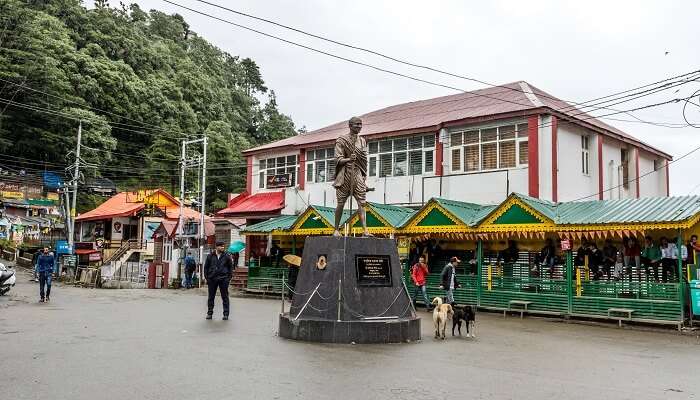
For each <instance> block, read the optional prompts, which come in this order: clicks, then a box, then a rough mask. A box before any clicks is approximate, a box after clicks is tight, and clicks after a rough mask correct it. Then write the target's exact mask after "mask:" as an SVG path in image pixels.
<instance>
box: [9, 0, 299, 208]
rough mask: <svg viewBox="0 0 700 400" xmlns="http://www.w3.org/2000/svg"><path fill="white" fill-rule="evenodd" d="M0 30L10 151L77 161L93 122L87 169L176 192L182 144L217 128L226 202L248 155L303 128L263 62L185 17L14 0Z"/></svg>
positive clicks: (216, 154)
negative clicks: (220, 42)
mask: <svg viewBox="0 0 700 400" xmlns="http://www.w3.org/2000/svg"><path fill="white" fill-rule="evenodd" d="M0 25H1V26H2V27H3V30H2V31H0V79H2V81H0V152H1V153H4V154H14V155H19V156H21V157H23V158H28V159H31V160H36V163H37V164H38V163H41V162H51V163H55V164H68V163H70V162H72V158H71V157H70V156H69V157H67V156H66V155H67V154H68V153H69V152H70V151H72V150H73V149H74V148H75V133H76V131H77V124H78V122H77V121H78V120H82V121H83V138H84V141H83V143H84V144H85V145H86V150H85V151H84V154H83V157H82V158H83V159H84V161H85V162H86V163H87V164H88V165H89V167H88V168H87V169H86V174H91V175H89V176H102V177H107V178H110V179H113V180H115V182H116V183H117V184H118V186H120V187H122V188H139V187H153V186H163V187H166V188H168V189H170V190H173V189H174V188H175V187H177V186H178V185H177V182H178V180H179V174H178V173H177V169H178V160H179V157H180V154H179V153H180V142H181V140H183V139H191V138H194V137H201V135H203V134H207V135H208V136H209V142H210V147H209V154H210V157H209V158H210V162H209V163H210V164H211V168H217V169H212V171H210V173H209V176H210V177H211V178H210V180H209V182H210V183H211V185H208V187H207V192H208V194H209V196H208V198H209V201H210V204H211V203H215V202H216V204H218V205H221V204H222V202H225V197H226V193H227V192H231V191H240V190H242V189H243V188H244V187H245V178H244V176H245V174H244V173H243V171H244V169H245V167H244V166H243V167H242V165H243V164H244V163H245V161H244V159H243V157H242V155H241V151H242V150H244V149H247V148H250V147H252V146H256V145H260V144H264V143H267V142H269V141H272V140H278V139H281V138H284V137H288V136H290V135H294V134H296V132H295V127H294V123H293V122H292V119H291V118H290V117H288V116H286V115H283V114H282V113H280V112H279V109H278V107H277V102H276V98H275V94H274V91H272V90H269V89H268V87H267V86H266V85H265V82H264V80H263V77H262V75H261V73H260V69H259V67H258V65H257V64H256V63H255V62H254V61H253V60H251V59H250V58H240V57H239V56H236V55H231V54H228V53H226V52H223V51H221V50H220V49H218V48H217V47H215V46H213V45H212V44H211V43H209V42H207V41H206V40H205V39H204V38H202V37H200V36H199V35H197V34H196V32H192V31H191V30H190V26H189V24H188V23H187V22H186V21H185V19H184V18H183V17H182V16H180V15H177V14H175V15H168V14H166V13H163V12H161V11H157V10H152V11H149V12H145V11H143V10H142V9H141V8H140V7H139V6H138V5H136V4H131V5H126V4H120V6H119V7H117V8H115V7H112V6H111V5H110V4H109V2H108V1H96V2H95V7H94V8H92V9H87V8H85V7H84V6H83V5H82V4H81V2H80V1H78V0H54V1H48V0H28V1H20V0H4V1H2V2H0ZM261 95H267V97H268V99H267V101H266V102H265V104H261V103H260V101H259V100H258V98H259V97H260V96H261ZM25 165H26V164H25Z"/></svg>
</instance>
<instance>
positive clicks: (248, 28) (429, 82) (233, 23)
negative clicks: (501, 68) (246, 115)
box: [163, 0, 698, 118]
mask: <svg viewBox="0 0 700 400" xmlns="http://www.w3.org/2000/svg"><path fill="white" fill-rule="evenodd" d="M163 1H164V2H166V3H169V4H171V5H174V6H177V7H180V8H183V9H185V10H188V11H191V12H194V13H197V14H200V15H203V16H206V17H209V18H212V19H215V20H218V21H221V22H224V23H226V24H229V25H232V26H236V27H238V28H241V29H245V30H248V31H251V32H254V33H257V34H259V35H263V36H266V37H269V38H272V39H276V40H279V41H282V42H284V43H287V44H291V45H293V46H297V47H301V48H304V49H307V50H310V51H313V52H316V53H319V54H323V55H326V56H329V57H333V58H336V59H340V60H343V61H346V62H350V63H353V64H357V65H361V66H364V67H367V68H371V69H374V70H378V71H380V72H384V73H388V74H392V75H395V76H400V77H403V78H407V79H411V80H414V81H418V82H422V83H426V84H429V85H433V86H438V87H442V88H447V89H451V90H455V91H459V92H466V91H465V90H464V89H460V88H457V87H454V86H450V85H445V84H442V83H437V82H433V81H429V80H426V79H422V78H417V77H414V76H411V75H407V74H402V73H399V72H395V71H392V70H388V69H385V68H381V67H377V66H375V65H372V64H368V63H364V62H361V61H357V60H353V59H350V58H347V57H343V56H339V55H336V54H333V53H330V52H327V51H324V50H319V49H316V48H314V47H311V46H307V45H304V44H301V43H297V42H294V41H291V40H288V39H284V38H282V37H279V36H275V35H272V34H269V33H266V32H263V31H260V30H257V29H254V28H250V27H248V26H245V25H241V24H238V23H235V22H232V21H229V20H226V19H223V18H220V17H217V16H214V15H211V14H208V13H206V12H203V11H199V10H196V9H193V8H190V7H187V6H184V5H181V4H178V3H176V2H173V1H170V0H163ZM197 1H200V0H197ZM200 2H202V1H200ZM203 3H206V2H203ZM206 4H209V5H212V6H215V7H219V8H221V9H225V10H227V11H231V12H236V11H235V10H232V9H228V8H226V7H223V6H219V5H216V4H213V3H206ZM236 13H237V12H236ZM242 15H243V14H242ZM245 16H248V17H251V18H256V19H258V18H257V17H253V16H252V15H249V14H245ZM260 20H263V21H265V22H268V23H273V24H277V25H279V26H282V27H284V28H286V29H292V30H296V31H298V32H300V33H303V34H308V35H311V36H314V37H316V38H319V39H322V40H328V41H331V42H333V43H336V44H340V45H343V46H347V47H351V48H355V49H358V50H362V51H367V52H371V53H373V54H376V55H380V56H382V57H386V58H389V59H392V60H394V61H397V62H402V63H408V62H405V61H402V60H398V59H396V58H393V57H390V56H386V55H384V54H381V53H378V52H374V51H373V50H368V49H364V48H360V47H357V46H353V45H349V44H346V43H341V42H337V41H333V40H332V39H327V38H324V37H321V36H318V35H314V34H309V33H308V32H304V31H301V30H297V29H296V28H291V27H288V26H286V25H282V24H278V23H276V22H273V21H269V20H265V19H260ZM408 64H410V65H413V66H416V67H421V68H423V67H425V66H420V65H417V64H412V63H408ZM425 68H428V69H430V68H431V67H425ZM441 72H445V71H441ZM694 72H698V71H694ZM447 74H451V73H447ZM458 77H462V78H464V79H469V80H474V81H477V82H480V83H484V84H488V85H491V86H494V87H504V88H507V89H510V90H515V91H518V92H521V93H526V94H530V93H532V92H527V91H522V90H518V89H513V88H509V87H507V86H497V85H493V84H489V83H488V82H482V81H479V80H475V79H474V78H468V77H463V76H458ZM468 93H470V94H473V95H475V96H480V97H487V98H493V99H496V100H498V101H501V102H507V103H512V104H516V105H520V106H525V107H528V108H532V105H530V104H523V103H519V102H516V101H511V100H507V99H499V98H495V97H492V96H490V95H485V94H481V93H475V92H468ZM537 95H538V96H542V97H547V98H550V97H549V96H547V95H543V94H537ZM606 97H609V96H606ZM551 98H552V99H555V100H557V101H562V100H560V99H556V98H553V97H551ZM603 98H605V97H603ZM599 99H600V98H599ZM577 104H583V103H577ZM571 107H572V106H571V105H569V106H568V108H569V109H571ZM551 108H553V109H555V110H556V108H555V107H551ZM601 108H602V109H605V108H606V107H598V108H597V109H601ZM566 109H567V107H565V108H564V109H563V112H565V111H567V110H566ZM559 111H562V110H559ZM635 118H636V117H635Z"/></svg>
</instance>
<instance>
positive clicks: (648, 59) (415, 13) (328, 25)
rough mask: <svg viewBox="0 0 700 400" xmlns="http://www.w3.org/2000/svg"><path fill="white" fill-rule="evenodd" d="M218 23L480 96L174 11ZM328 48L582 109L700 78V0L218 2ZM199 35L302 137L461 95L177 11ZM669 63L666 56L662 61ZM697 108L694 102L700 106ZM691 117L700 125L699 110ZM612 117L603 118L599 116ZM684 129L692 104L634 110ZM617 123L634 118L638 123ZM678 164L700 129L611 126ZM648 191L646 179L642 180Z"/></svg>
mask: <svg viewBox="0 0 700 400" xmlns="http://www.w3.org/2000/svg"><path fill="white" fill-rule="evenodd" d="M173 1H175V2H177V3H180V4H183V5H187V6H189V7H191V8H195V9H198V10H201V11H204V12H208V13H211V14H214V15H216V16H218V17H220V18H224V19H228V20H230V21H233V22H236V23H240V24H243V25H247V26H250V27H253V28H256V29H259V30H262V31H265V32H268V33H271V34H276V35H279V36H283V37H285V38H287V39H289V40H294V41H298V42H300V43H303V44H306V45H309V46H312V47H316V48H319V49H322V50H326V51H329V52H333V53H335V54H338V55H341V56H344V57H348V58H353V59H357V60H359V61H363V62H367V63H370V64H374V65H377V66H379V67H382V68H386V69H391V70H394V71H397V72H401V73H405V74H410V75H414V76H416V77H420V78H423V79H427V80H432V81H435V82H439V83H443V84H447V85H451V86H456V87H459V88H463V89H465V90H474V89H479V88H482V87H484V85H481V84H477V83H474V82H470V81H466V80H460V79H454V78H449V77H446V76H443V75H440V74H436V73H430V72H426V71H424V70H420V69H415V68H410V67H406V66H402V65H400V64H396V63H392V62H390V61H387V60H384V59H381V58H379V57H376V56H371V55H368V54H364V53H361V52H357V51H352V50H349V49H345V48H342V47H338V46H333V45H330V44H328V43H324V42H321V41H318V40H315V39H311V38H308V37H305V36H302V35H300V34H295V33H293V32H290V31H287V30H283V29H281V28H276V27H274V26H272V25H268V24H265V23H263V22H259V21H255V20H251V19H248V18H246V17H242V16H238V15H235V14H231V13H228V12H225V11H222V10H217V9H215V8H212V7H210V6H207V5H205V4H202V3H199V2H197V1H194V0H173ZM209 1H211V2H214V3H218V4H222V5H226V6H227V7H230V8H234V9H236V10H239V11H243V12H246V13H249V14H253V15H256V16H259V17H264V18H267V19H272V20H275V21H278V22H280V23H284V24H286V25H291V26H293V27H296V28H299V29H302V30H306V31H309V32H312V33H316V34H319V35H323V36H327V37H329V38H332V39H335V40H338V41H343V42H347V43H350V44H354V45H356V46H361V47H365V48H370V49H372V50H375V51H379V52H382V53H385V54H388V55H391V56H394V57H396V58H402V59H406V60H409V61H412V62H414V63H418V64H423V65H429V66H432V67H436V68H440V69H443V70H447V71H450V72H454V73H457V74H460V75H466V76H470V77H474V78H477V79H480V80H483V81H487V82H490V83H494V84H502V83H507V82H512V81H517V80H525V81H527V82H529V83H530V84H532V85H534V86H537V87H539V88H540V89H542V90H545V91H547V92H549V93H550V94H552V95H554V96H557V97H559V98H561V99H563V100H568V101H578V102H580V101H586V100H590V99H593V98H597V97H600V96H604V95H608V94H612V93H614V92H617V91H622V90H627V89H631V88H634V87H637V86H641V85H643V84H647V83H652V82H655V81H658V80H661V79H664V78H667V77H671V76H673V75H679V74H682V73H685V72H690V71H693V70H698V69H700V47H698V45H699V43H698V37H700V23H698V15H700V2H699V1H656V2H651V1H629V2H627V1H610V0H607V1H580V0H579V1H532V0H531V1H490V2H482V1H478V2H477V1H473V2H467V1H441V2H427V1H405V0H404V1H383V2H381V1H371V0H356V1H352V2H350V1H343V2H340V1H333V2H331V1H320V0H318V1H298V0H287V1H253V0H239V1H235V2H234V1H224V0H209ZM136 2H137V3H138V4H139V5H140V6H141V7H142V8H144V9H154V8H155V9H158V10H161V11H164V12H168V13H174V12H177V13H179V14H181V15H183V16H184V17H185V19H186V21H187V22H188V23H189V24H190V26H191V29H192V30H194V31H195V32H197V33H198V34H199V35H201V36H203V37H204V38H206V39H207V40H209V41H210V42H212V43H214V44H215V45H216V46H218V47H220V48H221V49H223V50H224V51H227V52H229V53H231V54H233V55H240V56H241V57H250V58H252V59H253V60H255V61H256V62H257V64H258V65H259V66H260V69H261V71H262V75H263V79H264V80H265V82H266V84H267V86H268V87H270V88H271V89H273V90H274V91H275V93H276V95H277V99H278V104H279V107H280V109H281V110H282V111H283V112H284V113H285V114H288V115H290V116H291V117H292V119H293V120H294V122H295V123H296V125H297V127H301V126H306V127H307V129H308V130H313V129H317V128H321V127H323V126H326V125H329V124H331V123H334V122H338V121H341V120H344V119H347V118H348V117H350V116H352V115H356V114H363V113H366V112H369V111H372V110H375V109H378V108H382V107H386V106H389V105H394V104H398V103H403V102H408V101H414V100H419V99H425V98H431V97H437V96H443V95H448V94H453V93H455V92H454V91H451V90H449V89H444V88H438V87H433V86H430V85H427V84H424V83H420V82H414V81H410V80H407V79H405V78H401V77H396V76H391V75H388V74H385V73H382V72H379V71H375V70H371V69H368V68H366V67H362V66H358V65H353V64H350V63H347V62H344V61H340V60H336V59H333V58H329V57H327V56H324V55H320V54H316V53H313V52H310V51H308V50H305V49H301V48H297V47H294V46H290V45H289V44H285V43H282V42H279V41H276V40H274V39H270V38H266V37H263V36H260V35H258V34H255V33H252V32H249V31H246V30H243V29H240V28H236V27H233V26H231V25H228V24H225V23H223V22H219V21H215V20H212V19H210V18H207V17H205V16H201V15H197V14H194V13H192V12H190V11H187V10H183V9H180V8H178V7H176V6H173V5H171V4H168V3H165V2H164V1H161V0H144V1H136ZM667 52H668V54H666V53H667ZM698 89H700V82H694V83H691V84H687V85H684V86H683V87H682V88H681V90H680V91H679V92H678V93H673V92H674V90H675V89H674V90H671V91H668V92H665V93H662V94H659V95H655V96H649V97H645V98H642V99H640V100H638V101H635V102H631V103H625V104H620V105H617V106H613V107H614V108H616V109H630V108H634V107H639V106H642V105H645V104H651V103H657V102H661V101H664V100H668V99H671V98H675V97H685V96H689V95H690V94H692V93H693V92H694V91H695V90H698ZM698 101H699V100H698V98H696V99H695V102H698ZM688 111H689V113H688V117H689V118H690V120H691V122H695V123H697V124H699V125H700V107H694V106H689V110H688ZM605 112H610V111H605V110H602V111H599V112H597V113H594V114H601V113H605ZM635 115H636V116H637V117H639V118H641V119H643V120H646V121H654V122H667V123H681V122H683V117H682V104H681V103H678V104H672V105H668V106H663V107H658V108H653V109H647V110H642V111H638V112H635ZM614 118H622V119H627V120H630V119H632V117H630V116H629V115H624V114H622V115H616V116H614ZM605 121H606V122H608V123H609V124H612V125H614V126H616V127H618V128H620V129H622V130H624V131H626V132H627V133H629V134H632V135H634V136H636V137H637V138H639V139H641V140H643V141H645V142H647V143H649V144H651V145H653V146H655V147H657V148H659V149H661V150H663V151H665V152H667V153H669V154H671V155H673V156H674V157H675V158H677V157H678V156H680V155H682V154H685V153H687V152H688V151H690V150H691V149H692V148H694V147H696V146H700V129H694V128H690V127H686V128H682V129H669V128H662V127H657V126H653V125H648V124H641V123H628V122H620V121H611V120H605ZM699 167H700V151H698V152H696V153H694V154H692V155H690V156H688V157H686V158H685V159H683V160H680V161H678V163H674V164H671V167H670V168H671V194H672V195H685V194H689V193H690V192H691V191H692V192H693V193H694V194H700V173H698V171H697V169H698V168H699ZM641 182H642V185H643V184H644V180H643V178H642V181H641Z"/></svg>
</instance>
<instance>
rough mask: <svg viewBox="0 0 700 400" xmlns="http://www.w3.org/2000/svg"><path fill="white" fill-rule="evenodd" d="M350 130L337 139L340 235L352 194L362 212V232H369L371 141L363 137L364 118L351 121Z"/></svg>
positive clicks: (337, 211) (337, 231) (336, 189)
mask: <svg viewBox="0 0 700 400" xmlns="http://www.w3.org/2000/svg"><path fill="white" fill-rule="evenodd" d="M348 126H349V127H350V132H349V133H346V134H345V135H343V136H341V137H339V138H338V139H336V141H335V182H333V186H334V187H335V195H336V199H337V200H338V205H337V206H336V209H335V232H333V235H334V236H340V231H339V228H340V220H341V219H342V217H343V208H345V202H346V201H347V200H348V197H350V196H352V197H354V198H355V200H356V201H357V210H358V212H359V214H360V222H361V223H362V232H363V235H364V236H369V232H367V218H366V214H365V202H366V195H367V184H366V182H365V180H366V179H367V143H366V142H365V140H364V139H363V138H361V137H360V135H359V133H360V130H362V120H361V119H360V118H358V117H352V118H350V121H348Z"/></svg>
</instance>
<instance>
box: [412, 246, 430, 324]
mask: <svg viewBox="0 0 700 400" xmlns="http://www.w3.org/2000/svg"><path fill="white" fill-rule="evenodd" d="M428 274H429V272H428V266H427V265H426V264H425V256H420V257H418V262H417V263H415V264H413V267H411V280H412V281H413V285H414V286H415V289H414V290H413V304H415V303H416V299H417V298H418V292H419V291H420V292H422V293H423V301H425V308H426V309H427V310H428V311H430V308H431V307H430V300H428V292H427V291H426V290H425V279H426V278H427V276H428Z"/></svg>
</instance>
